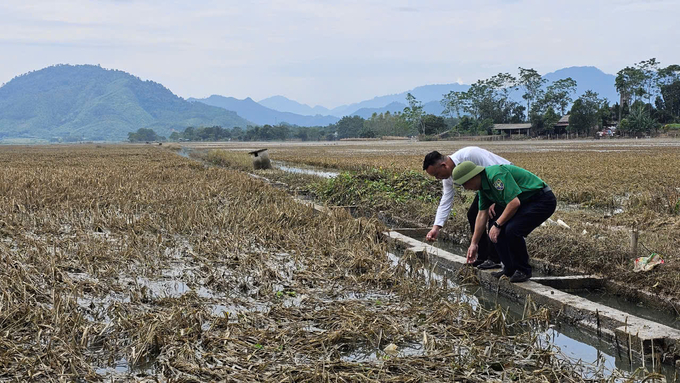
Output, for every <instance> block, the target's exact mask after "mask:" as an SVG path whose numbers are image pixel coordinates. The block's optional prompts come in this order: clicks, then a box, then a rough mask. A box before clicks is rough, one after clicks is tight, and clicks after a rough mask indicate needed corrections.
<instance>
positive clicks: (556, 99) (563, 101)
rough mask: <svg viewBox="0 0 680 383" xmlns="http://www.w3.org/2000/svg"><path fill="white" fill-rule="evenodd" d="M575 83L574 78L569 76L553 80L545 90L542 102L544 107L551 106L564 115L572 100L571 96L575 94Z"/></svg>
mask: <svg viewBox="0 0 680 383" xmlns="http://www.w3.org/2000/svg"><path fill="white" fill-rule="evenodd" d="M576 85H577V84H576V80H574V79H573V78H571V77H567V78H563V79H560V80H557V81H555V82H553V83H552V84H550V85H549V86H548V88H547V89H546V91H545V95H544V101H543V103H544V104H545V106H546V107H548V106H551V107H553V108H554V109H556V110H559V111H560V113H562V115H563V116H564V115H565V113H566V111H567V107H568V106H569V104H571V102H572V100H573V99H572V97H573V96H574V94H576Z"/></svg>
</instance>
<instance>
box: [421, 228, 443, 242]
mask: <svg viewBox="0 0 680 383" xmlns="http://www.w3.org/2000/svg"><path fill="white" fill-rule="evenodd" d="M439 230H441V226H437V225H434V226H432V230H430V232H429V233H427V235H426V236H425V239H426V240H428V241H430V242H431V241H435V240H437V237H438V236H439Z"/></svg>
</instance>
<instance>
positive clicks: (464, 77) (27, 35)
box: [0, 0, 680, 108]
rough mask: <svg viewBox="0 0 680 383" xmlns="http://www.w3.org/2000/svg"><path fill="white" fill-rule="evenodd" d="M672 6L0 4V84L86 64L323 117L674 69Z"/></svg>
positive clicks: (497, 1) (635, 0) (677, 37)
mask: <svg viewBox="0 0 680 383" xmlns="http://www.w3.org/2000/svg"><path fill="white" fill-rule="evenodd" d="M678 15H680V1H679V0H568V1H563V0H549V1H546V0H474V1H470V0H463V1H459V0H441V1H439V0H436V1H435V0H418V1H408V0H363V1H358V0H357V1H344V0H332V1H331V0H319V1H311V0H286V1H273V0H272V1H248V0H241V1H231V0H222V1H211V0H193V1H174V0H93V1H86V0H48V1H42V0H37V1H34V0H2V2H0V26H2V27H1V28H0V52H1V53H2V60H1V61H0V83H5V82H8V81H9V80H11V79H12V78H13V77H15V76H17V75H19V74H22V73H26V72H28V71H32V70H38V69H41V68H44V67H46V66H50V65H54V64H99V65H101V66H102V67H104V68H109V69H120V70H124V71H126V72H129V73H131V74H133V75H135V76H139V77H141V78H142V79H145V80H153V81H156V82H159V83H161V84H163V85H164V86H166V87H167V88H169V89H170V90H171V91H172V92H174V93H175V94H177V95H179V96H181V97H184V98H189V97H196V98H202V97H207V96H210V95H212V94H220V95H223V96H231V97H236V98H240V99H242V98H246V97H251V98H253V99H254V100H256V101H259V100H261V99H263V98H266V97H269V96H274V95H283V96H286V97H288V98H290V99H293V100H296V101H299V102H302V103H306V104H309V105H311V106H314V105H323V106H325V107H328V108H332V107H336V106H339V105H342V104H348V103H353V102H359V101H362V100H366V99H370V98H373V97H375V96H380V95H385V94H394V93H400V92H403V91H406V90H409V89H412V88H414V87H416V86H420V85H427V84H443V83H454V82H458V83H468V84H469V83H472V82H475V81H476V80H478V79H480V78H488V77H490V76H492V75H494V74H497V73H499V72H510V73H511V74H515V75H516V74H517V68H518V67H520V66H521V67H524V68H534V69H536V70H537V71H539V73H541V74H545V73H548V72H552V71H555V70H558V69H561V68H564V67H569V66H596V67H598V68H600V69H601V70H603V71H604V72H606V73H612V74H615V73H616V72H617V71H618V70H620V69H621V68H623V67H625V66H627V65H632V64H634V63H636V62H639V61H641V60H646V59H649V58H651V57H655V58H656V59H657V60H659V61H660V62H661V64H662V66H666V65H669V64H680V28H679V27H678V24H677V17H678Z"/></svg>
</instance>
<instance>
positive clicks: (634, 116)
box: [627, 102, 656, 136]
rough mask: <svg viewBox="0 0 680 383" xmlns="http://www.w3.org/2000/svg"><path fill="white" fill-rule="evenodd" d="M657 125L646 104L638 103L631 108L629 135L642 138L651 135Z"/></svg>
mask: <svg viewBox="0 0 680 383" xmlns="http://www.w3.org/2000/svg"><path fill="white" fill-rule="evenodd" d="M655 124H656V122H655V121H654V120H653V119H652V117H651V116H650V114H649V110H647V108H646V107H645V104H644V103H642V102H636V103H634V104H633V105H632V106H631V108H630V115H629V116H628V126H627V128H628V133H629V134H632V135H635V136H640V135H643V134H646V133H650V132H651V130H652V129H655Z"/></svg>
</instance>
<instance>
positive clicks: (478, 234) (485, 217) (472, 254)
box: [467, 209, 489, 263]
mask: <svg viewBox="0 0 680 383" xmlns="http://www.w3.org/2000/svg"><path fill="white" fill-rule="evenodd" d="M488 221H489V209H487V210H480V211H479V213H477V219H476V220H475V232H474V233H473V234H472V240H471V241H470V247H468V251H467V262H468V263H472V262H474V261H475V260H477V251H478V250H479V241H480V240H481V239H482V233H484V231H485V230H486V223H487V222H488Z"/></svg>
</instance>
